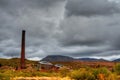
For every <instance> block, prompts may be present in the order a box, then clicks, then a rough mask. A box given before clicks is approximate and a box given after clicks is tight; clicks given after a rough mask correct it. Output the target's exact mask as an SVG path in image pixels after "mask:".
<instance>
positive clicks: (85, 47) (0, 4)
mask: <svg viewBox="0 0 120 80" xmlns="http://www.w3.org/2000/svg"><path fill="white" fill-rule="evenodd" d="M79 4H81V5H79ZM93 4H94V5H93ZM65 5H66V7H65ZM103 7H104V9H103ZM83 8H84V9H85V11H84V9H83ZM106 10H107V12H106ZM112 11H113V12H112ZM66 12H67V15H69V16H70V17H64V15H65V14H66ZM0 13H1V14H0V53H1V54H2V55H0V56H6V57H12V56H13V57H19V53H20V47H21V46H20V45H21V31H22V29H25V30H26V58H42V57H45V56H47V55H54V54H58V55H67V56H69V55H70V56H73V57H77V56H79V57H83V56H99V55H101V56H102V55H103V56H104V54H105V53H106V52H108V53H107V54H106V55H107V56H110V55H112V54H111V51H112V50H114V52H116V51H117V50H119V49H120V48H119V44H118V43H119V36H120V31H119V30H120V27H119V25H120V23H119V21H120V17H119V16H120V14H119V8H118V5H117V3H114V2H108V1H105V0H99V1H98V2H97V0H90V1H88V0H84V1H83V0H67V3H66V1H65V0H0ZM114 13H117V14H114ZM107 14H113V15H107ZM72 15H74V16H72ZM77 15H80V16H77ZM93 15H99V16H93ZM103 15H104V16H103ZM106 15H107V16H106ZM86 16H91V17H86ZM109 51H110V52H109ZM103 53H104V54H103ZM109 53H110V54H109ZM98 54H99V55H98ZM115 54H116V55H117V54H118V53H115Z"/></svg>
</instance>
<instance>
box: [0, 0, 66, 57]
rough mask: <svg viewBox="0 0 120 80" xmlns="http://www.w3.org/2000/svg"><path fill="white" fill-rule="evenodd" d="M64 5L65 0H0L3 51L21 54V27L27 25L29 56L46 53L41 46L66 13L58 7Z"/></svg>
mask: <svg viewBox="0 0 120 80" xmlns="http://www.w3.org/2000/svg"><path fill="white" fill-rule="evenodd" d="M63 7H64V0H34V1H33V0H0V13H1V14H0V17H1V18H0V52H1V53H2V54H3V55H4V56H8V57H19V54H20V45H21V43H20V42H21V31H22V29H25V30H26V47H27V49H26V52H27V56H26V57H29V56H31V55H32V54H31V53H34V55H32V57H36V56H39V55H41V56H42V55H43V54H45V52H44V51H43V50H41V46H44V45H45V46H47V44H44V43H47V42H48V40H49V41H50V40H51V36H52V34H53V33H54V31H55V29H56V25H57V24H58V23H57V21H59V19H60V18H61V15H62V14H63V12H58V10H59V9H60V10H62V9H63ZM53 44H54V43H53ZM46 54H47V53H46Z"/></svg>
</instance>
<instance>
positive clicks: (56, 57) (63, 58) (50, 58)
mask: <svg viewBox="0 0 120 80" xmlns="http://www.w3.org/2000/svg"><path fill="white" fill-rule="evenodd" d="M41 61H49V62H56V61H57V62H58V61H62V62H63V61H107V60H104V59H96V58H78V59H75V58H72V57H68V56H62V55H48V56H46V57H45V58H43V59H42V60H41Z"/></svg>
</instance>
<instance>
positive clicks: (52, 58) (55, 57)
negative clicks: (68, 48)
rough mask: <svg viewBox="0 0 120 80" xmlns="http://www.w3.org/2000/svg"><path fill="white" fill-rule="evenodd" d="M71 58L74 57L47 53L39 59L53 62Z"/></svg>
mask: <svg viewBox="0 0 120 80" xmlns="http://www.w3.org/2000/svg"><path fill="white" fill-rule="evenodd" d="M73 60H74V58H72V57H68V56H62V55H48V56H47V57H45V58H43V59H42V60H41V61H49V62H55V61H73Z"/></svg>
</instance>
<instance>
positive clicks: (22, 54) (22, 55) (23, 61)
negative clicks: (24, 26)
mask: <svg viewBox="0 0 120 80" xmlns="http://www.w3.org/2000/svg"><path fill="white" fill-rule="evenodd" d="M21 69H25V30H22V42H21Z"/></svg>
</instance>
